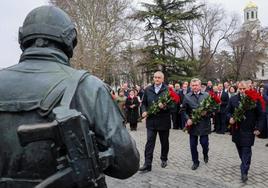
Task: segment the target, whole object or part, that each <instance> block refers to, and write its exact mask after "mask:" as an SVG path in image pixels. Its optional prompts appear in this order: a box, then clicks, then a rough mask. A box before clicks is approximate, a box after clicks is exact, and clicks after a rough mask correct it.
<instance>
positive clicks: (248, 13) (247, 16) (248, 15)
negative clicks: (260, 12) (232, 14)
mask: <svg viewBox="0 0 268 188" xmlns="http://www.w3.org/2000/svg"><path fill="white" fill-rule="evenodd" d="M248 19H249V12H247V20H248Z"/></svg>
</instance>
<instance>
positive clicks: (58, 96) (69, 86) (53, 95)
mask: <svg viewBox="0 0 268 188" xmlns="http://www.w3.org/2000/svg"><path fill="white" fill-rule="evenodd" d="M89 75H90V74H89V73H88V72H87V71H85V70H79V71H73V72H71V73H70V76H68V77H67V78H65V79H64V80H62V81H61V82H60V84H58V85H57V86H56V87H55V88H53V89H52V90H51V91H49V92H48V93H47V94H46V95H45V97H44V98H43V100H42V101H41V104H40V110H39V114H40V115H42V116H45V115H47V114H49V113H50V112H51V110H52V109H53V108H54V107H55V106H56V105H57V104H58V103H59V102H60V104H59V105H58V106H65V107H67V108H69V107H70V104H71V101H72V99H73V96H74V94H75V92H76V89H77V87H78V85H79V83H80V82H81V81H82V80H83V79H84V78H85V77H86V76H89Z"/></svg>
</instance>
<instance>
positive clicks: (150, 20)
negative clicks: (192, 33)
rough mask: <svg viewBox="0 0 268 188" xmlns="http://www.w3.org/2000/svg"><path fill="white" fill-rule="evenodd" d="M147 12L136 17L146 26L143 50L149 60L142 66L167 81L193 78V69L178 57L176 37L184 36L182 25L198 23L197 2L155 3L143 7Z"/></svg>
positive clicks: (164, 0)
mask: <svg viewBox="0 0 268 188" xmlns="http://www.w3.org/2000/svg"><path fill="white" fill-rule="evenodd" d="M143 7H144V8H145V10H139V11H137V13H136V14H135V15H134V16H133V18H134V19H137V20H139V21H141V22H143V23H145V31H146V35H145V41H146V42H147V46H146V47H145V48H144V49H143V50H144V52H145V53H147V54H149V57H150V58H149V59H148V58H147V61H146V62H145V63H144V64H143V65H144V66H145V67H146V70H149V71H151V72H154V71H155V70H161V71H163V72H164V74H165V75H166V78H168V77H169V78H173V79H174V78H175V79H176V76H177V77H178V76H179V77H180V76H187V75H189V74H191V71H192V69H191V65H192V63H189V62H187V61H185V60H184V59H183V57H179V56H178V54H177V53H178V51H179V49H180V46H179V45H178V42H177V40H176V37H175V36H176V35H175V34H178V33H179V34H183V33H184V29H183V27H182V25H181V23H180V22H181V21H185V20H192V19H196V18H198V17H199V16H200V14H199V13H198V9H199V7H200V6H195V5H194V0H154V3H153V4H149V3H143Z"/></svg>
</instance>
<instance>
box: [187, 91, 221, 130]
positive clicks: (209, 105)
mask: <svg viewBox="0 0 268 188" xmlns="http://www.w3.org/2000/svg"><path fill="white" fill-rule="evenodd" d="M220 103H221V99H220V98H219V97H218V96H217V95H216V94H215V93H214V92H209V96H208V97H207V98H205V99H204V100H203V101H202V102H201V103H200V106H199V107H198V108H196V109H194V110H193V112H192V118H191V119H192V122H193V125H197V124H198V123H199V122H200V121H201V120H202V118H203V116H204V114H207V113H212V112H214V111H216V110H217V109H219V107H220ZM193 125H187V124H186V125H185V127H184V129H183V131H185V132H188V131H189V130H190V129H191V128H192V126H193Z"/></svg>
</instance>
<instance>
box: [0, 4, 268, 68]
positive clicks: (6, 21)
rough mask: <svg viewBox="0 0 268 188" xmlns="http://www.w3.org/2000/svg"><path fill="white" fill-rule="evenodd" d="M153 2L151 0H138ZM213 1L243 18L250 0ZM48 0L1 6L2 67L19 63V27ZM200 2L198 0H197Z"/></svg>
mask: <svg viewBox="0 0 268 188" xmlns="http://www.w3.org/2000/svg"><path fill="white" fill-rule="evenodd" d="M136 1H137V2H151V0H136ZM208 1H209V2H211V3H216V4H222V6H223V7H224V8H225V9H226V10H227V11H228V12H229V13H232V12H235V13H237V14H239V15H240V16H241V20H243V9H244V8H245V6H246V5H247V3H248V2H249V0H208ZM47 2H48V0H23V1H21V0H5V1H1V7H0V23H1V24H0V42H1V43H0V53H1V54H0V68H4V67H7V66H10V65H14V64H17V63H18V60H19V57H20V54H21V50H20V48H19V44H18V29H19V27H20V26H21V25H22V23H23V20H24V18H25V17H26V15H27V13H28V12H29V11H30V10H32V9H33V8H35V7H38V6H41V5H46V4H48V3H47ZM197 2H198V0H197ZM253 2H255V3H256V4H257V5H258V8H259V13H258V15H259V19H260V21H261V24H262V26H268V0H254V1H253Z"/></svg>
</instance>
